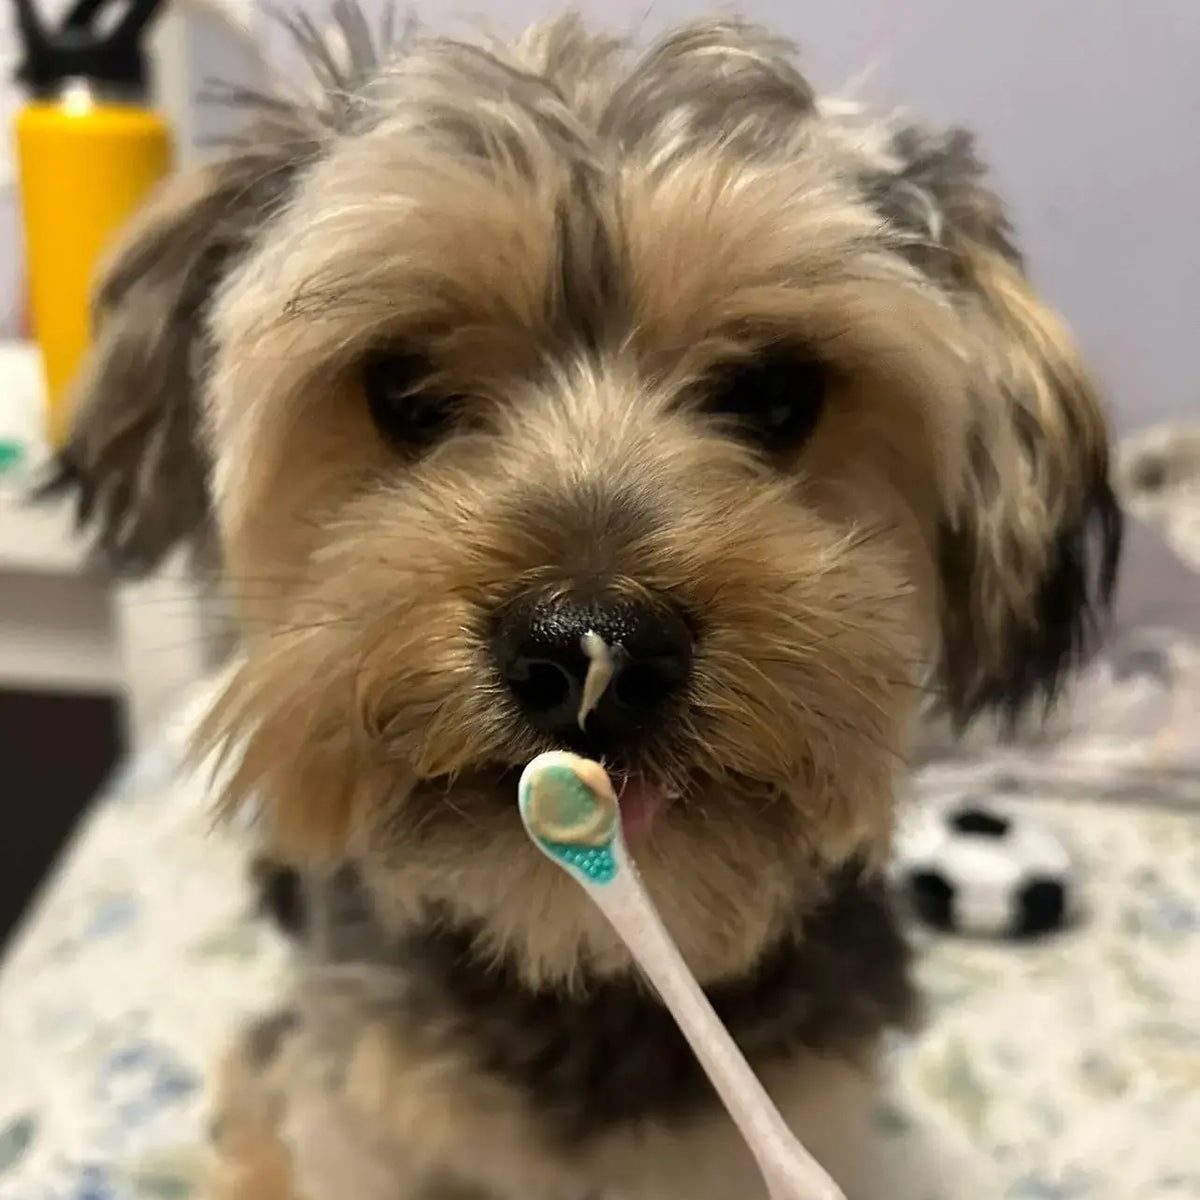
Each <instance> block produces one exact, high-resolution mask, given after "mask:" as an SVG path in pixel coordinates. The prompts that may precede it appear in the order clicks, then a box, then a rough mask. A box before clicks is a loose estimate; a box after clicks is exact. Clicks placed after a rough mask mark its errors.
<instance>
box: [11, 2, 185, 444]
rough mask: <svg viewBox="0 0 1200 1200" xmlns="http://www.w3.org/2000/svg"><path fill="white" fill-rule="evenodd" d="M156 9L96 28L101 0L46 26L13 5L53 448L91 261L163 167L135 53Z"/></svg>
mask: <svg viewBox="0 0 1200 1200" xmlns="http://www.w3.org/2000/svg"><path fill="white" fill-rule="evenodd" d="M160 2H161V0H131V2H130V3H129V4H128V6H127V8H126V11H125V13H124V15H123V16H122V17H121V18H120V20H118V21H117V22H116V23H115V24H112V25H111V28H107V29H104V30H100V29H99V28H98V25H99V21H100V18H101V16H102V15H106V14H105V13H104V10H105V8H106V7H108V0H76V3H75V6H74V7H73V8H72V9H71V10H70V11H69V12H68V13H67V15H66V17H65V18H64V20H63V22H62V24H61V25H60V26H58V27H57V28H55V29H52V30H51V29H47V28H46V27H45V26H44V25H42V23H41V22H40V20H39V18H38V16H37V13H36V12H35V10H34V8H33V0H15V3H16V8H17V23H18V29H19V31H20V35H21V40H22V43H23V51H24V61H23V62H22V64H21V66H20V68H19V70H18V72H17V79H18V80H19V81H20V82H21V83H22V84H24V85H25V87H26V89H27V90H28V92H29V94H30V100H29V102H28V103H27V104H26V105H25V106H24V108H22V109H21V110H20V111H19V112H18V114H17V117H16V145H17V172H18V177H19V194H20V200H21V213H22V219H23V224H24V234H25V256H26V257H25V261H26V278H27V280H28V286H29V296H30V307H31V310H32V332H33V336H34V338H35V339H36V341H37V342H38V345H39V347H40V349H41V355H42V361H43V366H44V370H45V381H46V405H47V428H46V434H47V439H48V441H49V443H50V445H51V446H59V445H61V444H62V442H63V441H64V439H65V437H66V435H67V432H68V430H69V428H70V420H71V414H70V413H69V412H68V411H67V406H68V403H69V387H70V383H71V380H72V378H73V377H74V375H75V372H76V370H77V369H78V367H79V365H80V361H81V359H82V358H83V355H84V353H85V352H86V349H87V345H88V342H89V340H90V335H91V298H92V286H93V283H94V278H95V273H96V269H97V266H98V263H99V260H100V258H101V256H102V255H103V254H104V252H105V251H106V249H107V248H108V247H109V245H110V244H111V242H112V240H113V238H114V236H115V235H116V234H117V233H118V232H119V231H120V229H121V227H122V226H123V225H124V224H125V222H126V221H127V220H128V219H129V217H130V216H131V215H132V214H133V212H134V210H135V209H136V208H137V207H138V206H139V204H140V203H141V202H142V200H143V199H144V198H145V197H146V194H147V193H148V192H149V191H150V190H151V189H152V188H153V187H154V185H155V184H156V183H157V182H158V181H159V180H160V179H161V178H162V177H163V176H164V175H166V174H167V172H168V171H169V170H170V167H171V161H172V156H173V151H172V144H171V137H170V132H169V130H168V127H167V124H166V121H165V120H164V119H163V117H162V116H161V115H160V114H159V113H158V112H156V111H155V110H154V109H153V108H152V107H151V105H150V103H149V99H148V96H149V86H148V73H147V67H146V56H145V52H144V50H143V47H142V35H143V33H144V32H145V30H146V27H147V25H148V24H149V22H150V21H151V19H152V18H153V17H154V15H155V13H156V10H157V9H158V7H159V4H160ZM117 3H118V5H119V4H120V3H121V0H117Z"/></svg>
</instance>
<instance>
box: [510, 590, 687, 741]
mask: <svg viewBox="0 0 1200 1200" xmlns="http://www.w3.org/2000/svg"><path fill="white" fill-rule="evenodd" d="M587 634H596V635H599V637H600V638H602V639H603V641H604V643H605V645H606V646H607V647H608V649H609V651H610V653H611V658H610V659H609V661H610V663H611V665H612V667H613V674H612V676H611V677H610V678H609V680H608V683H607V686H606V687H605V688H604V690H603V692H601V693H600V696H599V699H598V700H597V701H596V702H595V705H594V707H592V708H590V710H589V711H587V712H586V713H585V712H584V711H583V708H584V683H585V680H586V679H587V674H588V667H589V665H590V664H591V661H592V660H591V658H590V657H589V654H588V652H587V650H585V641H584V639H585V636H586V635H587ZM589 641H590V642H591V643H592V644H593V645H594V644H595V641H594V639H589ZM493 653H494V655H495V661H496V666H497V668H498V670H499V672H500V676H501V678H502V679H503V680H504V682H505V684H506V685H507V686H508V689H509V691H510V692H511V693H512V695H513V698H514V699H515V700H516V702H517V705H518V707H519V708H520V709H521V711H522V712H523V713H524V715H525V717H526V719H527V720H528V721H529V722H530V724H532V725H533V726H534V727H535V728H537V729H539V730H541V732H543V733H546V734H549V735H550V736H551V737H553V738H555V739H557V740H559V741H562V742H564V743H566V744H567V745H568V746H573V747H583V748H585V749H587V750H589V751H591V752H593V753H603V752H605V751H608V750H612V749H615V748H617V747H619V746H620V745H621V744H622V743H625V742H628V741H630V740H632V739H633V738H635V737H636V736H637V735H638V734H639V733H641V732H643V731H644V730H645V729H646V727H647V726H648V725H649V724H650V722H651V721H652V720H653V718H654V717H655V716H656V715H658V714H659V713H660V712H661V710H662V709H663V707H664V706H665V705H666V703H667V702H668V701H669V700H670V699H671V698H672V697H674V696H676V695H678V693H679V692H680V691H681V690H682V688H683V687H684V685H685V684H686V683H687V679H688V675H689V673H690V671H691V667H692V632H691V629H690V628H689V626H688V624H687V622H686V621H685V620H684V618H683V616H682V615H681V614H680V613H679V612H678V611H677V610H676V609H675V608H674V607H673V606H671V605H670V604H669V603H667V602H665V601H663V602H658V601H657V600H650V599H647V600H640V599H638V600H633V599H629V598H627V597H623V596H604V595H601V596H599V597H597V598H576V597H571V596H565V597H559V598H556V599H553V600H519V601H517V602H516V603H514V604H510V605H508V606H507V607H506V608H505V609H504V610H503V611H502V612H501V614H500V615H499V617H498V619H497V621H496V624H495V632H494V638H493ZM581 719H582V724H581Z"/></svg>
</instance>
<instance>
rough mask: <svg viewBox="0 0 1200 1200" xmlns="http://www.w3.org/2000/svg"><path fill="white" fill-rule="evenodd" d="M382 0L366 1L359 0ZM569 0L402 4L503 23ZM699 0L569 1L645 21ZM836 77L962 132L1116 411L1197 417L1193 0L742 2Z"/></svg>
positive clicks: (1124, 418)
mask: <svg viewBox="0 0 1200 1200" xmlns="http://www.w3.org/2000/svg"><path fill="white" fill-rule="evenodd" d="M367 2H368V3H375V4H382V0H367ZM568 2H569V0H558V2H555V0H473V3H472V2H471V0H468V2H467V3H466V4H462V3H458V2H456V0H417V2H416V5H415V7H416V11H417V12H418V13H419V14H420V15H421V16H422V17H423V18H424V19H425V20H426V21H427V22H428V23H431V24H435V25H446V24H457V23H458V20H457V18H458V17H459V15H460V14H463V13H464V11H465V13H467V14H469V15H471V16H473V15H474V14H482V15H483V17H484V18H486V19H487V20H488V21H489V22H491V23H493V24H497V25H499V26H501V27H507V28H517V27H519V26H522V25H524V24H526V23H528V22H529V21H531V20H535V19H537V18H539V17H543V16H546V15H549V14H551V13H554V12H555V11H559V10H561V9H562V8H563V7H564V6H565V5H566V4H567V3H568ZM714 6H715V5H706V4H704V3H703V2H702V0H701V2H699V3H698V2H697V0H649V2H648V0H576V2H575V4H574V5H573V7H576V8H577V9H578V10H580V11H582V12H583V13H585V14H586V15H587V16H589V17H590V18H591V19H593V20H595V21H597V22H600V23H602V24H604V25H605V26H608V27H609V28H613V29H617V30H621V31H630V30H634V31H636V30H641V31H643V32H647V33H648V32H652V31H654V30H657V29H660V28H661V27H663V26H664V25H667V24H668V23H671V22H674V21H677V20H680V19H683V18H687V17H690V16H694V15H696V14H698V13H703V12H705V11H713V10H714ZM724 10H725V11H739V12H742V13H744V14H746V15H748V16H751V17H753V18H755V19H759V20H762V21H765V22H767V23H769V24H771V25H772V26H774V27H775V28H776V29H778V30H780V31H781V32H783V33H785V34H787V35H788V36H790V37H792V38H794V39H796V40H797V41H798V42H800V44H801V46H802V48H803V54H804V60H805V62H806V64H807V68H808V70H809V73H810V74H811V76H812V77H813V78H814V80H815V81H816V82H817V83H818V85H820V86H822V87H825V88H839V87H841V86H842V85H843V84H845V83H846V82H847V81H848V80H852V79H855V78H857V77H859V76H861V74H862V73H863V71H864V70H865V69H868V68H870V69H871V71H872V74H871V76H870V78H869V80H868V81H867V83H866V85H865V94H866V95H867V96H868V97H872V98H876V99H879V100H881V101H887V102H892V103H895V102H899V103H903V104H905V105H906V106H907V107H910V108H912V109H913V110H914V111H916V112H919V113H921V114H922V115H925V116H928V117H930V118H932V119H934V120H937V121H941V122H952V123H956V124H965V125H968V126H969V127H971V128H972V129H974V130H975V131H976V132H977V133H978V135H979V137H980V140H981V145H982V149H983V151H984V153H985V155H986V157H987V158H988V159H989V160H990V162H991V163H992V165H993V167H994V169H995V173H996V178H997V180H998V182H999V185H1000V187H1001V189H1002V191H1003V192H1004V194H1005V196H1006V198H1008V200H1009V202H1010V205H1011V208H1012V211H1013V213H1014V215H1015V217H1016V220H1017V223H1018V227H1019V232H1020V234H1021V237H1022V241H1023V244H1024V246H1025V248H1026V250H1027V252H1028V256H1029V258H1030V261H1031V266H1032V269H1033V272H1034V274H1035V276H1036V278H1037V279H1038V280H1039V282H1040V283H1041V285H1042V287H1043V289H1044V291H1045V292H1046V293H1047V294H1048V295H1049V297H1050V298H1051V299H1052V300H1053V301H1054V302H1055V303H1056V304H1057V305H1058V306H1059V307H1060V308H1061V309H1062V310H1063V311H1064V312H1065V314H1066V316H1067V318H1068V319H1069V321H1070V322H1071V324H1072V325H1073V326H1074V328H1075V330H1076V332H1077V333H1078V335H1079V337H1080V339H1081V340H1082V342H1083V344H1084V347H1085V350H1086V351H1087V353H1088V355H1089V358H1090V361H1091V362H1092V364H1093V365H1094V367H1095V368H1096V369H1097V371H1098V372H1099V373H1100V375H1101V377H1102V379H1103V381H1104V383H1105V386H1106V388H1107V391H1108V394H1109V397H1110V402H1111V403H1112V405H1113V408H1114V411H1115V413H1116V415H1117V419H1118V421H1119V423H1120V424H1121V425H1123V426H1125V427H1129V426H1134V425H1142V424H1148V423H1151V422H1153V421H1157V420H1162V419H1165V418H1169V417H1174V416H1179V415H1182V414H1184V413H1187V414H1190V415H1192V416H1195V417H1197V418H1200V370H1198V369H1197V367H1196V365H1195V364H1196V357H1197V356H1196V346H1195V343H1196V342H1197V340H1200V220H1198V214H1200V0H744V2H743V3H741V4H739V5H737V6H735V7H730V6H724Z"/></svg>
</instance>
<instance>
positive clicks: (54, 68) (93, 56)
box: [13, 0, 162, 96]
mask: <svg viewBox="0 0 1200 1200" xmlns="http://www.w3.org/2000/svg"><path fill="white" fill-rule="evenodd" d="M13 3H14V4H15V5H16V10H17V29H18V31H19V33H20V36H21V48H22V54H23V57H22V59H21V63H20V65H19V66H18V68H17V76H16V77H17V81H18V82H19V83H22V84H24V85H25V87H27V88H28V89H29V90H30V91H31V92H32V93H33V94H34V95H35V96H46V95H53V94H54V93H55V92H56V91H57V90H58V89H59V87H61V85H62V84H63V82H64V81H66V80H68V79H84V80H87V81H89V82H92V83H96V84H99V85H101V86H102V87H103V86H105V85H107V87H108V88H109V89H110V90H112V91H115V92H118V93H128V94H133V95H137V96H144V95H145V93H146V91H147V88H148V84H149V71H148V68H147V65H146V52H145V49H144V47H143V45H142V35H143V34H144V33H145V31H146V28H147V27H148V26H149V24H150V22H151V21H152V20H153V19H154V17H155V16H157V14H158V11H159V9H160V8H161V7H162V0H115V3H112V2H111V0H76V2H75V4H74V6H73V7H72V8H71V9H70V10H69V11H68V12H67V15H66V16H65V17H64V18H63V19H62V22H61V24H59V25H58V26H57V27H47V26H46V25H45V24H44V23H43V22H42V19H41V18H40V17H39V16H38V13H37V10H36V8H35V7H34V0H13ZM121 7H124V9H125V12H124V13H123V15H122V16H121V17H120V19H119V20H117V21H116V22H115V23H111V22H110V23H109V26H110V27H109V28H105V29H101V28H100V21H101V19H102V18H104V17H107V16H108V13H109V12H110V11H111V10H113V9H114V8H116V9H119V8H121Z"/></svg>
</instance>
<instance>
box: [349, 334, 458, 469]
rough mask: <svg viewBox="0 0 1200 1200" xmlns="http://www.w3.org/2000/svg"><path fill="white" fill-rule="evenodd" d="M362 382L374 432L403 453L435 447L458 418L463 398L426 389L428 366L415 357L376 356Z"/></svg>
mask: <svg viewBox="0 0 1200 1200" xmlns="http://www.w3.org/2000/svg"><path fill="white" fill-rule="evenodd" d="M362 381H363V391H364V392H365V393H366V397H367V404H368V406H369V407H370V410H371V419H372V420H373V421H374V422H375V426H376V428H377V429H378V430H379V432H380V433H381V434H382V435H383V436H384V437H385V438H386V439H387V440H388V441H389V442H391V443H392V444H393V445H395V446H397V447H400V448H402V449H406V450H423V449H427V448H428V447H430V446H432V445H434V444H435V443H436V442H438V441H440V440H441V439H442V438H443V437H445V436H446V435H447V434H448V433H449V432H450V431H451V429H452V428H453V427H454V423H455V421H456V420H457V419H458V417H459V416H460V414H461V410H462V397H460V396H454V395H447V394H446V393H445V392H441V391H439V390H437V389H436V388H434V387H431V386H429V383H430V367H429V364H428V363H427V362H426V361H425V360H424V359H422V358H420V357H419V356H418V355H414V354H378V355H376V356H375V357H373V358H371V359H369V360H368V362H367V364H366V366H365V367H364V368H363V375H362Z"/></svg>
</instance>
